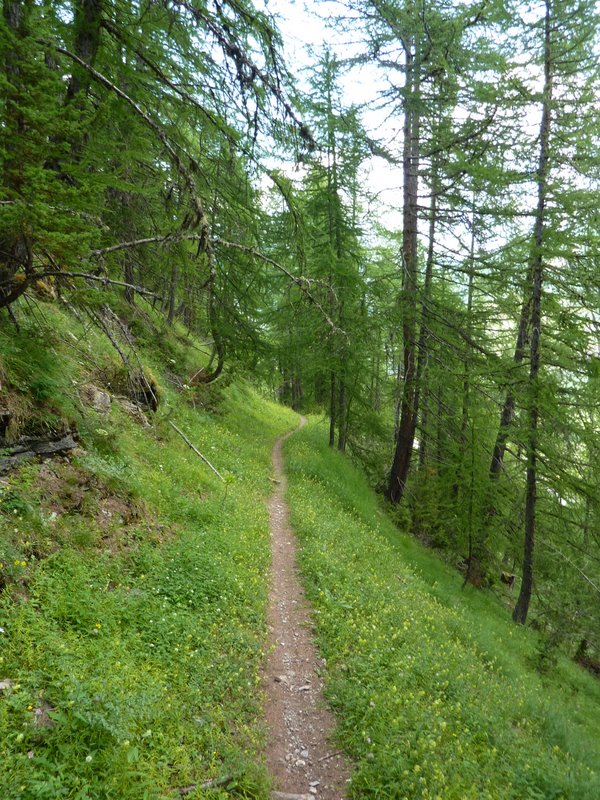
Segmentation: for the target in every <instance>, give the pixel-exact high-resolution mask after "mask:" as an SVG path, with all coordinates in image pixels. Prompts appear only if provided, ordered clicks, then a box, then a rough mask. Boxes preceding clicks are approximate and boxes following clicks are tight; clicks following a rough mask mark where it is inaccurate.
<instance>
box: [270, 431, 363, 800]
mask: <svg viewBox="0 0 600 800" xmlns="http://www.w3.org/2000/svg"><path fill="white" fill-rule="evenodd" d="M305 422H306V420H305V419H304V417H302V418H301V421H300V426H302V425H304V424H305ZM289 435H290V434H288V436H289ZM286 438H287V436H283V437H281V438H280V439H278V440H277V442H276V443H275V445H274V447H273V453H272V458H273V470H274V475H275V479H276V481H277V484H276V488H275V491H274V492H273V496H272V497H271V501H270V503H269V515H270V528H271V547H272V553H273V562H272V585H271V593H270V598H269V614H268V621H269V631H270V641H269V643H270V645H271V648H270V649H271V652H270V655H269V659H268V663H267V671H266V676H265V684H266V685H265V693H266V706H265V714H266V719H267V725H268V728H269V743H268V747H267V763H268V767H269V771H270V773H271V775H272V776H273V781H274V784H275V788H276V790H277V791H276V792H274V793H273V798H280V799H281V800H283V798H285V797H286V795H287V796H290V797H293V796H295V797H300V796H302V797H303V796H306V797H314V798H317V799H318V800H343V798H344V797H345V791H346V783H347V780H348V777H349V774H350V770H349V767H348V765H347V764H346V762H345V760H344V759H343V757H342V756H341V755H340V754H339V753H337V752H336V749H335V747H334V746H333V745H332V744H331V743H330V738H329V737H330V734H331V731H332V730H333V727H334V721H333V717H332V714H331V712H330V711H329V709H328V708H327V707H326V705H325V701H324V700H323V695H322V680H321V678H320V676H319V669H320V668H321V666H322V661H321V660H320V658H319V656H318V654H317V652H316V649H315V645H314V643H313V641H312V636H311V628H310V613H309V607H308V604H307V601H306V599H305V597H304V592H303V590H302V587H301V585H300V581H299V579H298V575H297V569H296V543H295V540H294V534H293V532H292V530H291V528H290V525H289V521H288V516H289V515H288V508H287V505H286V502H285V491H286V478H285V474H284V471H283V456H282V448H283V442H284V441H285V439H286Z"/></svg>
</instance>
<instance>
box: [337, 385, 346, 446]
mask: <svg viewBox="0 0 600 800" xmlns="http://www.w3.org/2000/svg"><path fill="white" fill-rule="evenodd" d="M347 413H348V402H347V397H346V377H345V374H344V372H342V375H341V377H340V391H339V413H338V450H340V451H341V452H342V453H343V452H345V450H346V430H347V422H348V421H347Z"/></svg>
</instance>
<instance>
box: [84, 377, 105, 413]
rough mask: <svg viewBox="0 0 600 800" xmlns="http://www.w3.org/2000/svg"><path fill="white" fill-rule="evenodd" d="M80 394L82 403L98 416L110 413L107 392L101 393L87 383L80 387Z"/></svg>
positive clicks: (100, 390)
mask: <svg viewBox="0 0 600 800" xmlns="http://www.w3.org/2000/svg"><path fill="white" fill-rule="evenodd" d="M80 394H81V399H82V400H83V402H84V403H87V405H88V406H91V407H92V408H93V409H94V411H97V412H98V413H99V414H107V413H108V412H109V411H110V404H111V399H110V395H109V394H108V392H104V391H102V389H99V388H98V387H97V386H94V385H93V384H92V383H87V384H86V385H85V386H82V387H81V392H80Z"/></svg>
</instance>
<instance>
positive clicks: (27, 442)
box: [0, 433, 77, 472]
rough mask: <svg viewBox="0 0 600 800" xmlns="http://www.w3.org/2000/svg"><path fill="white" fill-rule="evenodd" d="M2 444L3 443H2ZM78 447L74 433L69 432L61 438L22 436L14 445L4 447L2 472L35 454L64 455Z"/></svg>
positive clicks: (1, 459) (0, 469) (0, 470)
mask: <svg viewBox="0 0 600 800" xmlns="http://www.w3.org/2000/svg"><path fill="white" fill-rule="evenodd" d="M0 446H1V443H0ZM75 447H77V442H76V441H75V439H74V438H73V434H71V433H68V434H67V435H66V436H64V435H63V436H61V437H60V438H59V439H38V438H36V437H34V436H21V438H20V439H19V441H18V442H17V443H16V444H14V445H13V446H12V447H6V448H4V453H5V457H4V458H0V472H7V471H8V470H10V469H13V468H14V467H17V466H19V464H20V463H21V462H23V461H27V460H28V459H30V458H34V457H35V456H47V455H62V454H63V453H66V452H68V451H69V450H73V449H74V448H75Z"/></svg>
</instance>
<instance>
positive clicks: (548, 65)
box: [513, 0, 553, 624]
mask: <svg viewBox="0 0 600 800" xmlns="http://www.w3.org/2000/svg"><path fill="white" fill-rule="evenodd" d="M551 27H552V0H546V16H545V21H544V92H543V101H542V105H543V107H542V122H541V125H540V154H539V162H538V169H537V191H538V202H537V210H536V218H535V228H534V241H533V249H532V258H531V267H532V268H531V274H532V281H533V283H532V298H531V345H530V367H529V383H528V389H529V391H528V400H529V431H528V436H527V493H526V500H525V543H524V552H523V577H522V580H521V591H520V592H519V597H518V599H517V604H516V605H515V609H514V611H513V619H514V621H515V622H518V623H520V624H524V623H525V622H526V620H527V614H528V612H529V603H530V600H531V593H532V590H533V554H534V542H535V530H536V499H537V451H538V419H539V385H538V381H539V371H540V339H541V322H542V284H543V251H542V248H543V245H544V232H545V213H546V198H547V193H548V166H549V165H548V161H549V143H550V130H551V126H552V116H551V113H552V110H551V104H552V79H553V62H552V53H551V46H550V45H551V41H550V33H551Z"/></svg>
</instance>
